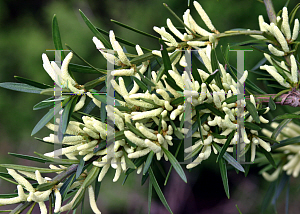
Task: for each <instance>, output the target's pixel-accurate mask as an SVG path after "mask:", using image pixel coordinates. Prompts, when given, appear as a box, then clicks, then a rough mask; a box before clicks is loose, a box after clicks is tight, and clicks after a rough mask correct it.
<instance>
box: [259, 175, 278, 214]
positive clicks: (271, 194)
mask: <svg viewBox="0 0 300 214" xmlns="http://www.w3.org/2000/svg"><path fill="white" fill-rule="evenodd" d="M275 189H276V181H273V182H272V183H271V184H270V186H269V188H268V190H267V193H266V195H265V197H264V199H263V202H262V205H261V213H265V211H266V209H267V208H268V206H269V204H270V202H271V200H272V198H273V197H274V194H275Z"/></svg>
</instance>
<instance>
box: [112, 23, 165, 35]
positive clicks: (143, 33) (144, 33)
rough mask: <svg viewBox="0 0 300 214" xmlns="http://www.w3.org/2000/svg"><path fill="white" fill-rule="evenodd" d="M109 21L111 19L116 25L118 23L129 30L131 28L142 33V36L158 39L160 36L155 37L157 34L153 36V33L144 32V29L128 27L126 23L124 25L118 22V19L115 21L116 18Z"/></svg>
mask: <svg viewBox="0 0 300 214" xmlns="http://www.w3.org/2000/svg"><path fill="white" fill-rule="evenodd" d="M110 21H112V22H113V23H115V24H117V25H119V26H121V27H124V28H127V29H129V30H132V31H134V32H136V33H139V34H142V35H144V36H148V37H150V38H154V39H160V38H159V37H157V36H154V35H151V34H149V33H146V32H144V31H141V30H138V29H136V28H133V27H130V26H128V25H126V24H123V23H121V22H118V21H116V20H113V19H111V20H110Z"/></svg>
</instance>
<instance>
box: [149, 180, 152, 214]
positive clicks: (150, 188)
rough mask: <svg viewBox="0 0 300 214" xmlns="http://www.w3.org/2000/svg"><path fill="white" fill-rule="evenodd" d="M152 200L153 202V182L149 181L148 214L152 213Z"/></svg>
mask: <svg viewBox="0 0 300 214" xmlns="http://www.w3.org/2000/svg"><path fill="white" fill-rule="evenodd" d="M151 200H152V182H151V180H150V181H149V188H148V214H150V211H151Z"/></svg>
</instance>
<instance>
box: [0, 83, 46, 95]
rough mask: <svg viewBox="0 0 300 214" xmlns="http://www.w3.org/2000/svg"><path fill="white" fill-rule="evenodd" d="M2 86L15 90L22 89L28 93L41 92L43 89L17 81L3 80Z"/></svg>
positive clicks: (0, 84) (0, 85)
mask: <svg viewBox="0 0 300 214" xmlns="http://www.w3.org/2000/svg"><path fill="white" fill-rule="evenodd" d="M0 87H2V88H6V89H9V90H13V91H21V92H26V93H33V94H40V93H41V91H42V90H43V89H41V88H37V87H34V86H31V85H28V84H25V83H17V82H2V83H0Z"/></svg>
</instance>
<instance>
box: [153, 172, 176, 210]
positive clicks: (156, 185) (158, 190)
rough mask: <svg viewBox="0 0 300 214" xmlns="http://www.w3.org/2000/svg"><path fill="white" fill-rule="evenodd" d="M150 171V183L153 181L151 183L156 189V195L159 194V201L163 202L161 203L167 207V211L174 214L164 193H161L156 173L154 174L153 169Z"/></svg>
mask: <svg viewBox="0 0 300 214" xmlns="http://www.w3.org/2000/svg"><path fill="white" fill-rule="evenodd" d="M148 171H149V176H150V181H151V183H152V185H153V187H154V189H155V191H156V193H157V195H158V197H159V199H160V200H161V202H162V203H163V205H164V206H165V207H166V209H167V210H168V211H169V212H170V213H172V214H173V212H172V210H171V208H170V207H169V204H168V202H167V200H166V198H165V196H164V194H163V192H162V191H161V189H160V187H159V185H158V183H157V181H156V178H155V176H154V173H153V171H152V169H151V167H150V168H149V170H148Z"/></svg>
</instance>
